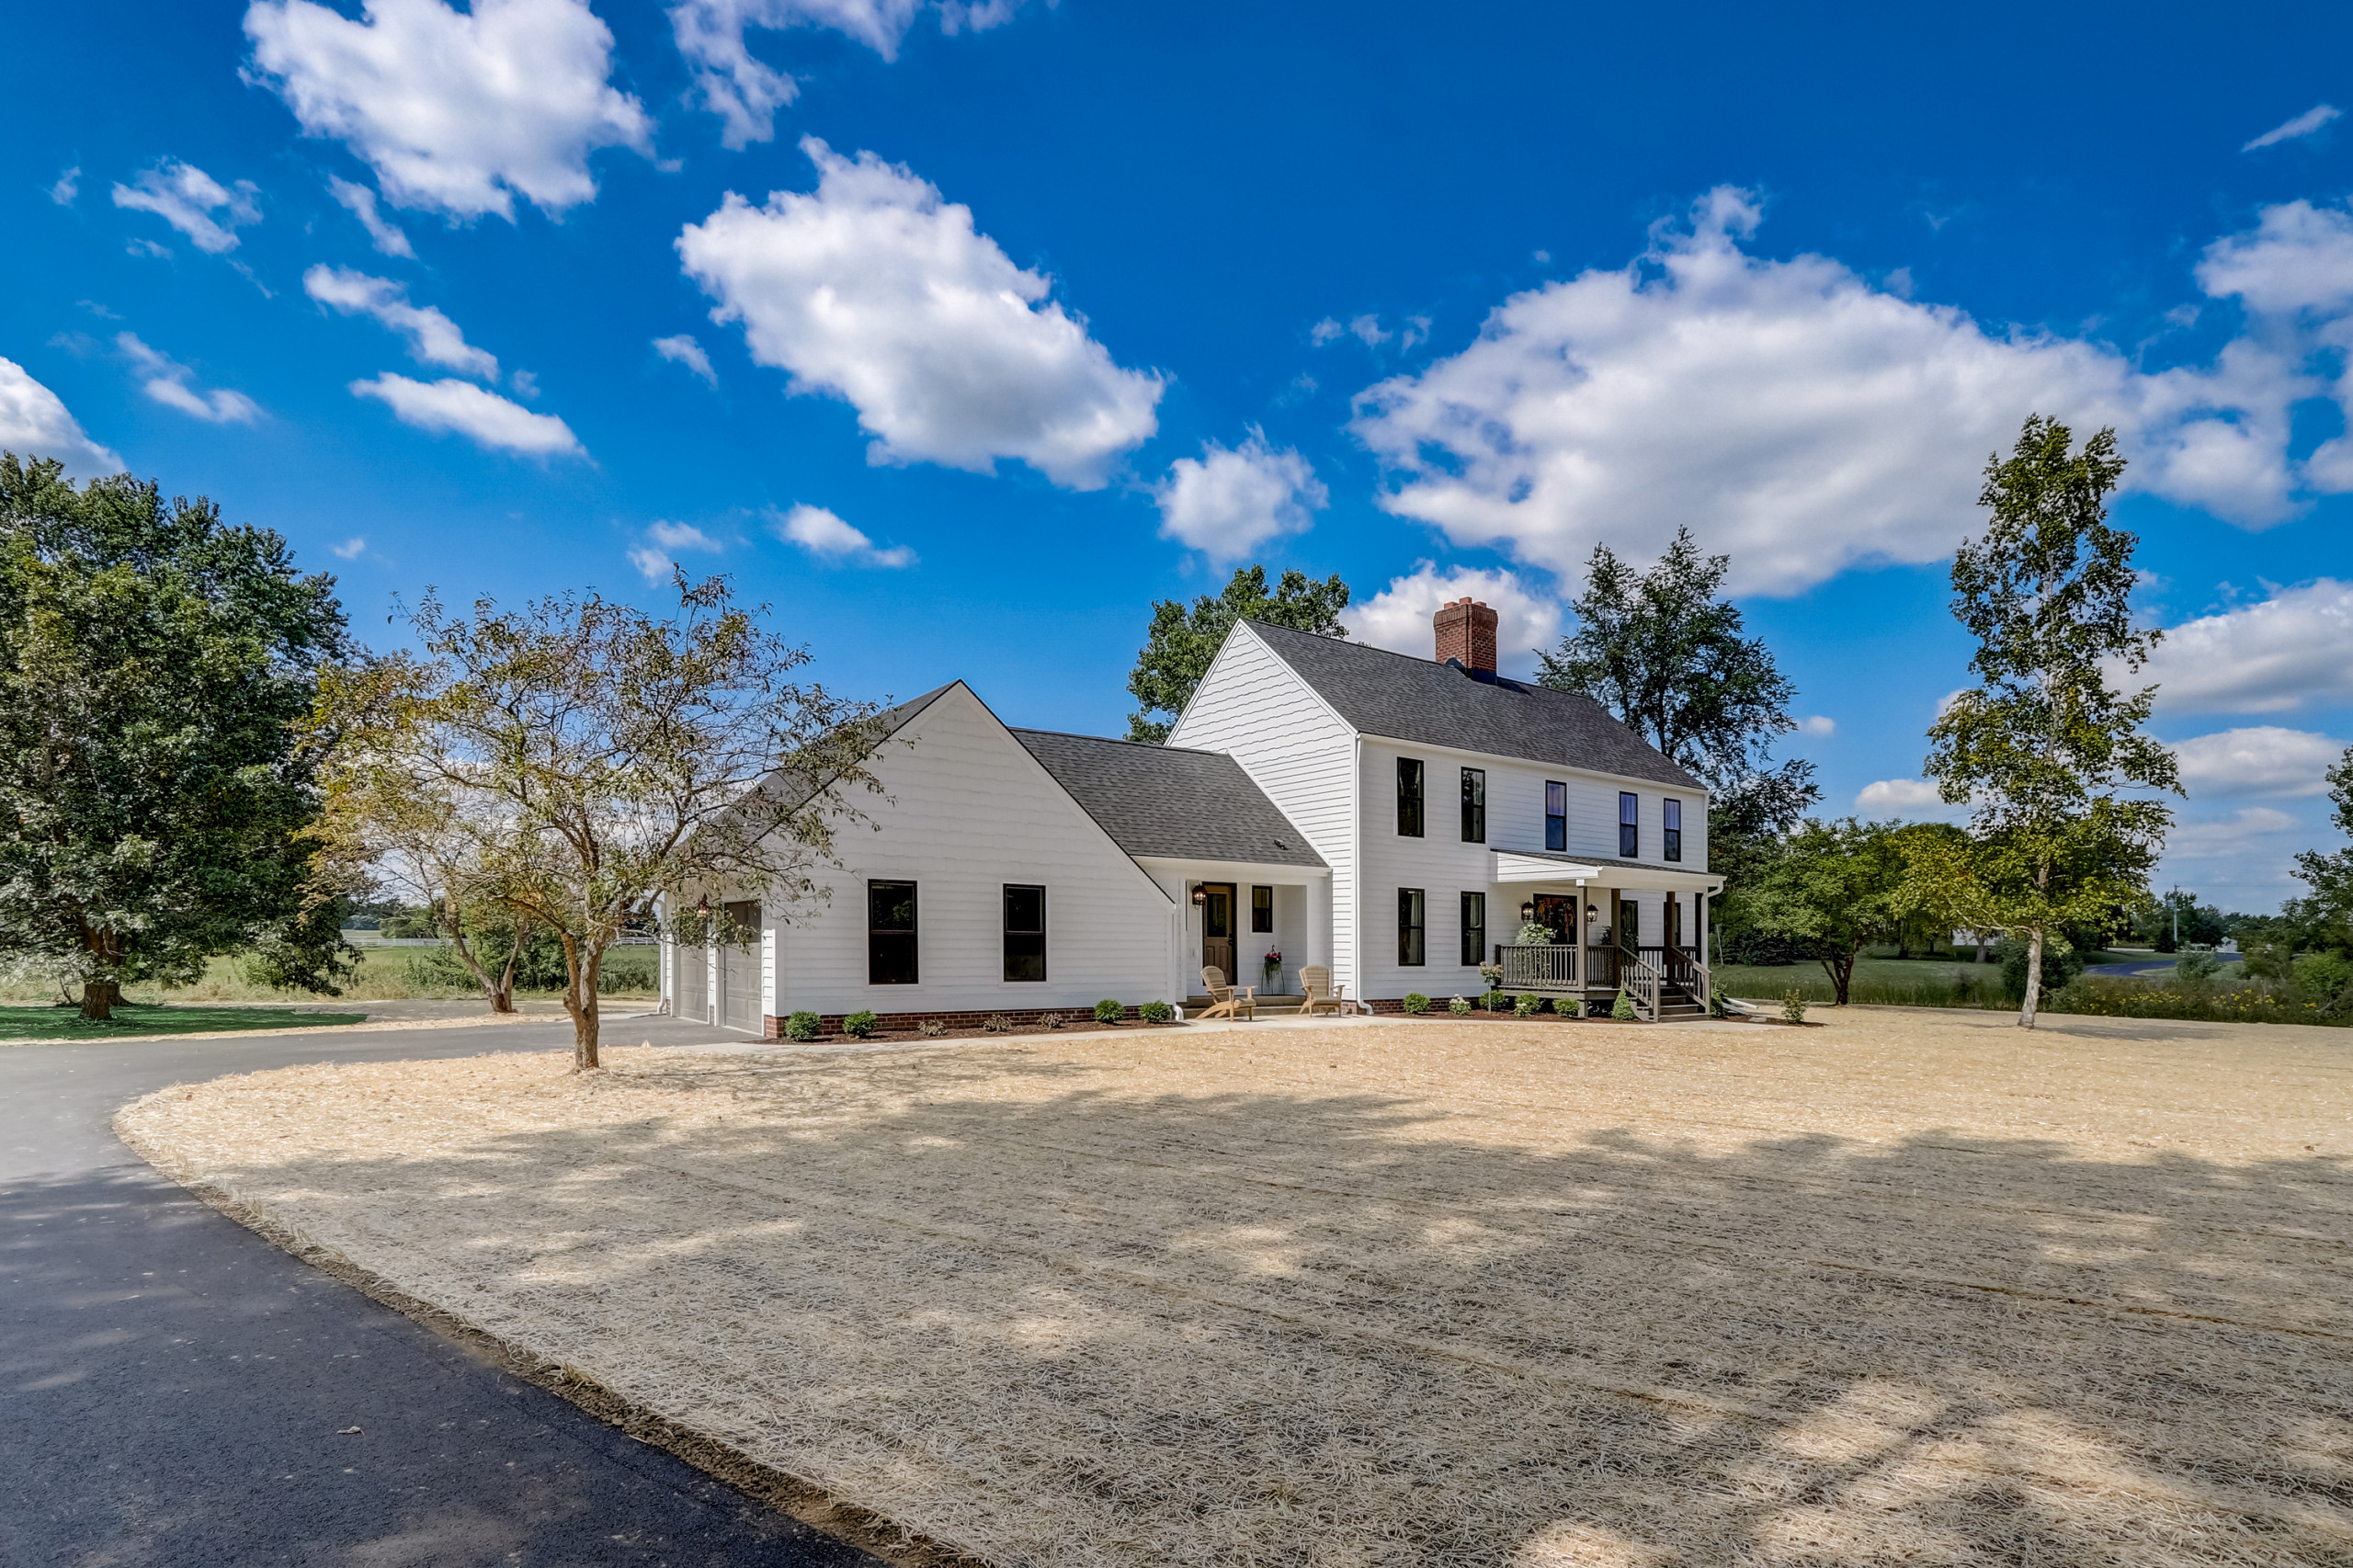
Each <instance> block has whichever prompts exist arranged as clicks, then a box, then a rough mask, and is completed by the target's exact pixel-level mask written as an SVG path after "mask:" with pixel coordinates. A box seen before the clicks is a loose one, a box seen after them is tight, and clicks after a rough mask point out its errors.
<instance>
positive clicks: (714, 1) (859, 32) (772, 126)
mask: <svg viewBox="0 0 2353 1568" xmlns="http://www.w3.org/2000/svg"><path fill="white" fill-rule="evenodd" d="M923 8H924V6H923V5H922V3H921V0H681V3H680V4H677V5H674V6H671V7H670V33H671V36H672V38H674V39H675V40H676V41H677V45H678V52H679V53H680V54H682V55H684V56H685V57H686V61H687V63H688V65H689V66H690V67H692V69H693V71H694V77H695V92H696V95H697V96H698V97H699V98H700V99H701V100H702V106H703V107H704V108H707V109H709V110H710V112H711V113H713V114H715V115H717V116H719V118H720V120H721V122H722V123H721V129H720V141H721V142H722V143H723V144H724V145H726V146H729V147H738V148H740V147H743V146H745V145H748V144H749V143H751V142H766V141H767V140H769V139H770V138H771V137H773V136H774V135H775V134H776V111H777V110H779V109H780V108H783V107H784V106H785V105H787V104H789V103H790V102H792V100H793V99H794V98H796V97H799V96H800V92H801V88H800V84H798V83H797V82H795V81H794V80H793V79H792V77H791V76H790V74H788V73H786V72H782V71H779V70H777V69H776V68H775V67H774V66H771V65H768V64H767V63H765V62H762V61H761V60H759V59H757V58H756V56H754V54H753V53H752V51H751V49H750V47H749V46H748V45H747V44H746V43H745V38H744V34H745V30H746V29H748V28H767V29H771V30H782V29H785V28H831V29H833V30H834V31H835V32H838V33H844V34H847V35H848V36H849V37H851V38H854V39H856V40H858V42H860V43H862V44H864V45H866V46H867V47H868V48H869V49H871V50H872V51H874V52H875V53H877V54H879V55H881V57H882V58H883V59H885V60H895V59H897V58H898V53H899V43H900V40H903V39H904V38H905V37H906V34H907V28H909V27H910V26H912V25H913V24H914V22H915V14H916V13H917V12H918V11H920V10H922V9H923ZM1017 9H1019V0H978V3H977V4H973V3H966V0H946V3H944V4H942V5H940V6H938V11H939V26H940V30H941V31H942V32H947V33H957V32H980V31H983V30H984V29H986V28H993V27H998V26H1002V25H1003V24H1004V23H1006V22H1009V21H1011V20H1012V19H1013V14H1014V12H1015V11H1017Z"/></svg>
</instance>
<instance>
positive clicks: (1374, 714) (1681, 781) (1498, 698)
mask: <svg viewBox="0 0 2353 1568" xmlns="http://www.w3.org/2000/svg"><path fill="white" fill-rule="evenodd" d="M1250 630H1251V631H1255V632H1256V633H1257V634H1258V635H1259V636H1260V637H1261V638H1263V639H1265V640H1266V643H1267V646H1268V647H1269V648H1272V649H1273V650H1274V651H1275V653H1276V656H1277V657H1279V658H1280V659H1281V660H1282V661H1283V663H1285V664H1286V665H1290V667H1291V668H1292V669H1293V670H1295V671H1297V672H1298V673H1299V676H1300V678H1301V679H1302V680H1304V681H1305V682H1307V684H1308V685H1309V686H1311V687H1314V689H1315V691H1316V692H1317V694H1318V695H1320V696H1321V697H1322V698H1323V699H1324V701H1326V702H1328V703H1330V704H1331V705H1332V708H1333V710H1334V711H1335V712H1336V713H1338V714H1339V715H1340V718H1341V719H1342V720H1343V721H1344V722H1347V723H1349V724H1352V725H1354V726H1355V727H1356V730H1357V733H1359V734H1366V735H1380V736H1381V737H1383V738H1384V739H1387V740H1393V741H1405V742H1409V743H1411V742H1420V743H1421V744H1425V745H1438V746H1452V747H1454V748H1455V749H1456V750H1458V751H1473V752H1485V753H1486V754H1487V755H1489V756H1511V757H1518V758H1520V759H1521V760H1523V761H1527V762H1551V763H1559V764H1561V765H1563V767H1582V768H1587V769H1590V770H1592V771H1593V772H1596V773H1608V774H1613V775H1616V776H1617V777H1619V778H1640V779H1644V780H1647V781H1649V782H1651V783H1654V784H1669V785H1673V786H1675V787H1676V788H1677V789H1683V790H1700V789H1704V788H1705V786H1703V785H1701V784H1700V782H1699V780H1698V779H1696V778H1692V777H1691V776H1690V775H1689V774H1688V773H1686V772H1684V771H1683V769H1681V768H1680V767H1677V766H1676V765H1675V764H1674V763H1672V762H1669V761H1668V760H1667V759H1666V758H1665V756H1661V755H1660V754H1659V753H1658V752H1657V751H1656V750H1654V749H1653V748H1652V746H1651V745H1650V744H1648V743H1647V742H1645V741H1644V740H1643V738H1642V737H1641V736H1640V735H1637V734H1636V733H1634V732H1633V731H1631V730H1630V729H1628V728H1627V727H1626V726H1625V725H1623V724H1621V723H1620V722H1618V721H1617V720H1616V719H1615V718H1612V717H1611V716H1610V713H1609V710H1608V709H1606V708H1604V707H1602V705H1601V704H1600V703H1598V702H1596V701H1595V700H1594V699H1592V698H1590V697H1586V696H1584V695H1582V694H1580V693H1577V692H1570V691H1551V690H1547V689H1546V688H1545V687H1540V686H1529V685H1527V684H1526V683H1524V682H1521V681H1516V680H1510V679H1507V678H1506V677H1504V676H1495V675H1487V674H1483V673H1481V674H1473V673H1470V672H1466V671H1465V670H1463V669H1462V668H1461V666H1460V665H1453V664H1450V663H1449V664H1443V665H1441V664H1437V663H1435V662H1433V661H1431V660H1428V659H1416V658H1414V657H1412V656H1411V655H1409V654H1405V653H1390V652H1389V651H1388V650H1387V649H1385V648H1369V647H1367V646H1365V645H1364V644H1363V643H1361V642H1345V641H1343V640H1341V639H1339V638H1336V637H1318V636H1316V635H1315V634H1314V633H1313V632H1311V631H1292V630H1291V629H1290V627H1287V626H1269V625H1267V623H1266V622H1265V621H1260V620H1254V621H1252V622H1250Z"/></svg>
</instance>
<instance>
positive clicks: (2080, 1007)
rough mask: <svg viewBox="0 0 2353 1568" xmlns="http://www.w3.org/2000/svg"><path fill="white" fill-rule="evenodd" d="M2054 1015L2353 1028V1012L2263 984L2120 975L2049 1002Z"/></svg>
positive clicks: (2096, 979)
mask: <svg viewBox="0 0 2353 1568" xmlns="http://www.w3.org/2000/svg"><path fill="white" fill-rule="evenodd" d="M2043 1008H2044V1010H2045V1011H2047V1012H2052V1013H2084V1014H2089V1015H2092V1016H2094V1017H2109V1018H2188V1019H2195V1020H2198V1021H2200V1022H2203V1023H2217V1024H2337V1025H2344V1024H2348V1023H2353V1010H2347V1009H2344V1008H2339V1009H2336V1010H2334V1011H2332V1010H2331V1009H2329V1008H2328V1007H2327V1006H2325V1005H2323V1004H2320V1003H2315V1002H2307V1001H2304V1000H2302V999H2301V998H2300V997H2299V996H2298V995H2297V994H2295V993H2294V992H2293V991H2292V990H2291V989H2290V988H2288V987H2285V986H2279V985H2276V984H2273V983H2268V982H2263V981H2253V982H2248V983H2242V984H2238V985H2233V986H2228V987H2215V986H2197V987H2190V986H2180V985H2166V984H2163V983H2152V982H2149V981H2145V980H2128V979H2125V978H2123V977H2121V976H2118V975H2109V974H2086V975H2081V976H2078V977H2077V978H2076V979H2075V981H2073V982H2071V983H2069V984H2068V985H2067V987H2066V988H2065V989H2064V990H2063V991H2058V992H2054V993H2052V994H2051V995H2049V996H2047V997H2045V998H2044V999H2043Z"/></svg>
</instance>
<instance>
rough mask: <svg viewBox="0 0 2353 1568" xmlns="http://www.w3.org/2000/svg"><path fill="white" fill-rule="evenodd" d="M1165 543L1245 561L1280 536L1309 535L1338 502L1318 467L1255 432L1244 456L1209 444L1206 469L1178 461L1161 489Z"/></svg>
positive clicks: (1203, 461) (1156, 493)
mask: <svg viewBox="0 0 2353 1568" xmlns="http://www.w3.org/2000/svg"><path fill="white" fill-rule="evenodd" d="M1152 494H1153V499H1154V500H1155V501H1157V502H1159V504H1160V537H1161V538H1163V539H1173V540H1179V541H1181V542H1183V543H1184V544H1187V545H1189V546H1190V547H1191V548H1193V549H1195V550H1198V551H1201V552H1202V553H1204V554H1206V555H1207V556H1208V557H1209V558H1210V559H1211V560H1212V561H1219V562H1224V561H1237V560H1239V559H1241V558H1242V557H1243V556H1245V555H1247V554H1249V553H1250V552H1251V551H1254V550H1256V548H1257V547H1258V546H1259V545H1260V544H1261V543H1263V542H1265V541H1266V540H1269V539H1272V538H1274V537H1275V536H1276V535H1278V534H1287V533H1302V532H1304V531H1306V529H1307V528H1308V527H1309V525H1310V524H1311V523H1312V522H1313V520H1314V519H1313V513H1314V512H1316V511H1318V510H1320V509H1321V508H1322V507H1323V506H1325V505H1326V504H1327V503H1328V502H1329V501H1330V500H1331V493H1330V492H1329V491H1327V490H1325V489H1324V482H1323V481H1322V480H1320V479H1317V478H1316V477H1315V469H1314V465H1313V464H1312V463H1310V462H1309V461H1308V460H1306V459H1305V458H1303V457H1302V456H1300V455H1299V453H1298V452H1296V451H1293V450H1291V449H1289V448H1283V449H1276V448H1273V447H1270V446H1268V445H1267V437H1266V433H1265V432H1264V431H1261V430H1256V429H1253V430H1252V431H1251V432H1250V434H1249V436H1248V437H1246V438H1245V439H1244V441H1243V443H1242V445H1241V446H1240V447H1239V448H1238V449H1234V448H1227V447H1223V446H1221V445H1219V444H1218V443H1217V442H1215V441H1204V442H1202V443H1201V456H1200V459H1199V461H1196V460H1193V459H1191V458H1178V459H1177V460H1176V461H1175V462H1174V463H1171V464H1170V465H1169V468H1168V477H1167V478H1166V479H1165V480H1162V481H1161V482H1160V483H1158V484H1157V485H1155V486H1154V488H1153V493H1152Z"/></svg>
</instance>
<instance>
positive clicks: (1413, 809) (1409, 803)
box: [1397, 756, 1422, 838]
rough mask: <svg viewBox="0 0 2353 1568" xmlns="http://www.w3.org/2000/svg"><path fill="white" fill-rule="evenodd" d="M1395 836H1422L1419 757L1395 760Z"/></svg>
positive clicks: (1420, 766)
mask: <svg viewBox="0 0 2353 1568" xmlns="http://www.w3.org/2000/svg"><path fill="white" fill-rule="evenodd" d="M1397 836H1398V837H1400V838H1419V837H1421V836H1422V762H1421V758H1419V757H1414V756H1401V757H1399V758H1398V759H1397Z"/></svg>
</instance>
